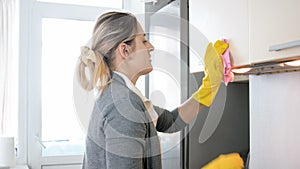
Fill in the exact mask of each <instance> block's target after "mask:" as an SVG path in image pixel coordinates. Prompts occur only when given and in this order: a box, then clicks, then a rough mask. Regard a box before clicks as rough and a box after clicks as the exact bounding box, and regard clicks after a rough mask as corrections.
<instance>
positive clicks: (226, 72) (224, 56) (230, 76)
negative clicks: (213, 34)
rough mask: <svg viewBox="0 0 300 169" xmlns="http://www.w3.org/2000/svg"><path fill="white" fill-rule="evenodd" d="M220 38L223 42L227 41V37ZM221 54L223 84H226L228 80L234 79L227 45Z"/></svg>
mask: <svg viewBox="0 0 300 169" xmlns="http://www.w3.org/2000/svg"><path fill="white" fill-rule="evenodd" d="M222 40H223V42H225V43H228V42H227V39H222ZM221 56H222V59H223V65H224V76H223V81H224V84H225V85H226V86H227V85H228V83H229V82H233V80H234V74H233V73H232V72H231V59H230V49H229V47H228V48H227V49H226V51H225V52H224V53H223V54H222V55H221Z"/></svg>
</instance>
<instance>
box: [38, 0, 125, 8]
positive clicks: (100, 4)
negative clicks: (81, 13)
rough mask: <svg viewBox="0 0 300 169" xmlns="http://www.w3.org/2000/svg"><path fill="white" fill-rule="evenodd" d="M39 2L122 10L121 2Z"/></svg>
mask: <svg viewBox="0 0 300 169" xmlns="http://www.w3.org/2000/svg"><path fill="white" fill-rule="evenodd" d="M38 1H41V2H51V3H61V4H73V5H88V6H97V7H106V8H117V9H122V7H123V0H38Z"/></svg>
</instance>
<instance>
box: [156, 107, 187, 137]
mask: <svg viewBox="0 0 300 169" xmlns="http://www.w3.org/2000/svg"><path fill="white" fill-rule="evenodd" d="M154 109H155V111H156V112H157V113H158V116H159V117H158V120H157V125H156V130H157V131H159V132H165V133H173V132H177V131H180V130H182V129H183V128H184V127H185V126H186V125H187V124H186V123H185V122H184V121H183V120H182V118H181V117H180V116H179V112H178V109H177V108H176V109H174V110H173V111H171V112H170V111H168V110H166V109H162V108H160V107H157V106H154Z"/></svg>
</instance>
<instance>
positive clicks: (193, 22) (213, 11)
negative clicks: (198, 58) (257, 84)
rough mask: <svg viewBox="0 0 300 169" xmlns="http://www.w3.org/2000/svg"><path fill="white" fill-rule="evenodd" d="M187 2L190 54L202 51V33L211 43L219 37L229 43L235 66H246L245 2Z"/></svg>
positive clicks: (246, 8) (247, 38)
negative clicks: (188, 3)
mask: <svg viewBox="0 0 300 169" xmlns="http://www.w3.org/2000/svg"><path fill="white" fill-rule="evenodd" d="M189 2H190V5H189V17H190V18H189V20H190V47H191V51H197V50H199V49H200V48H201V47H200V45H202V44H201V43H200V42H202V41H201V39H199V32H201V33H202V34H203V35H204V36H205V37H206V38H207V40H208V41H210V42H214V41H215V40H217V39H221V38H227V39H228V40H229V44H230V49H231V52H232V56H233V60H234V63H233V64H234V66H240V65H245V64H249V17H248V0H239V1H236V0H227V1H222V0H200V1H199V0H190V1H189ZM198 31H199V32H198ZM197 33H198V35H197ZM200 53H202V54H203V53H204V52H203V51H202V52H200ZM191 55H192V54H191ZM191 58H192V57H191Z"/></svg>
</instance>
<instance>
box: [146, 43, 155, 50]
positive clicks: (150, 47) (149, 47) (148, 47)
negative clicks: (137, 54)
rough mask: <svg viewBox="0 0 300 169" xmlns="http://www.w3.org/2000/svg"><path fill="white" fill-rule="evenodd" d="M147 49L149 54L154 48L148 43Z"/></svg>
mask: <svg viewBox="0 0 300 169" xmlns="http://www.w3.org/2000/svg"><path fill="white" fill-rule="evenodd" d="M147 49H148V50H149V51H150V52H151V51H153V50H154V46H153V45H152V44H151V43H150V42H148V45H147Z"/></svg>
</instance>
